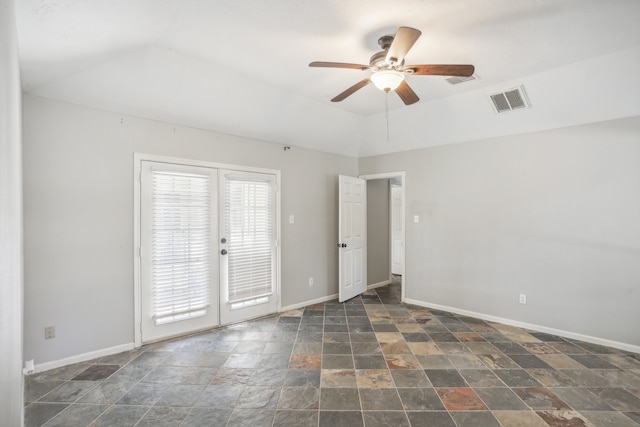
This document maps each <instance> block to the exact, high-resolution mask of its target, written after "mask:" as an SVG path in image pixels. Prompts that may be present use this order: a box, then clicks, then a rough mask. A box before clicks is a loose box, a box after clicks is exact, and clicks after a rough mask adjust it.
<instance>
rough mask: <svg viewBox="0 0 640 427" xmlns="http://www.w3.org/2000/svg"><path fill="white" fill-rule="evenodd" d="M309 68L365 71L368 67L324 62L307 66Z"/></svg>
mask: <svg viewBox="0 0 640 427" xmlns="http://www.w3.org/2000/svg"><path fill="white" fill-rule="evenodd" d="M309 67H328V68H351V69H354V70H366V69H367V68H369V66H368V65H362V64H349V63H346V62H324V61H315V62H312V63H311V64H309Z"/></svg>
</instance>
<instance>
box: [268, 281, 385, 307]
mask: <svg viewBox="0 0 640 427" xmlns="http://www.w3.org/2000/svg"><path fill="white" fill-rule="evenodd" d="M390 283H391V281H390V280H385V281H383V282H378V283H373V284H371V285H367V290H369V289H375V288H379V287H380V286H385V285H388V284H390ZM337 298H338V294H333V295H328V296H326V297H320V298H316V299H313V300H309V301H304V302H300V303H297V304H292V305H288V306H286V307H281V308H280V313H283V312H285V311H289V310H296V309H298V308H302V307H306V306H308V305H313V304H320V303H321V302H327V301H331V300H334V299H337Z"/></svg>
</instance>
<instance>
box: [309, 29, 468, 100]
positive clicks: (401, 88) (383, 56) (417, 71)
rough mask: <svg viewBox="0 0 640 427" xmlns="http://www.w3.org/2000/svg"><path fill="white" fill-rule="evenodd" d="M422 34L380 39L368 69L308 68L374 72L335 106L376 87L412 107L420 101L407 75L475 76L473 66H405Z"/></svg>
mask: <svg viewBox="0 0 640 427" xmlns="http://www.w3.org/2000/svg"><path fill="white" fill-rule="evenodd" d="M421 34H422V32H421V31H420V30H416V29H415V28H410V27H400V28H398V32H397V33H396V35H395V36H390V35H387V36H382V37H380V38H379V39H378V44H379V45H380V47H381V48H382V51H380V52H378V53H375V54H373V56H371V58H370V59H369V65H362V64H350V63H344V62H323V61H316V62H312V63H311V64H309V67H328V68H351V69H354V70H362V71H364V70H369V71H371V72H372V74H371V76H370V77H367V78H366V79H364V80H361V81H359V82H358V83H356V84H355V85H353V86H351V87H350V88H348V89H347V90H345V91H344V92H342V93H340V94H339V95H337V96H336V97H334V98H333V99H332V100H331V101H332V102H340V101H342V100H344V99H345V98H347V97H348V96H350V95H352V94H353V93H355V92H356V91H358V90H360V89H362V88H363V87H365V86H367V85H368V84H369V83H373V84H374V85H375V86H376V87H377V88H378V89H380V90H383V91H385V92H390V91H395V92H396V93H397V94H398V96H399V97H400V99H402V101H403V102H404V103H405V104H406V105H410V104H413V103H416V102H418V101H419V100H420V98H418V95H416V93H415V92H414V91H413V89H411V87H409V85H408V84H407V82H406V81H405V79H404V78H405V76H407V75H416V76H425V75H432V76H434V75H435V76H458V77H470V76H471V75H472V74H473V72H474V67H473V65H443V64H440V65H404V57H405V56H406V55H407V52H409V49H411V47H412V46H413V45H414V43H415V42H416V40H418V38H419V37H420V35H421Z"/></svg>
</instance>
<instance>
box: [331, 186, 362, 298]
mask: <svg viewBox="0 0 640 427" xmlns="http://www.w3.org/2000/svg"><path fill="white" fill-rule="evenodd" d="M366 185H367V183H366V181H365V180H363V179H360V178H354V177H350V176H344V175H340V176H339V184H338V192H339V201H338V211H339V212H338V216H339V221H338V222H339V225H338V251H339V261H338V269H339V274H338V277H339V278H338V300H339V301H340V302H344V301H346V300H348V299H351V298H353V297H355V296H357V295H360V294H361V293H363V292H365V291H366V290H367V239H366V230H367V223H366V222H367V210H366V208H367V200H366V198H367V186H366Z"/></svg>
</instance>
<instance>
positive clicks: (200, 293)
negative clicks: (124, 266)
mask: <svg viewBox="0 0 640 427" xmlns="http://www.w3.org/2000/svg"><path fill="white" fill-rule="evenodd" d="M217 173H218V171H217V169H213V168H206V167H195V166H185V165H177V164H169V163H160V162H151V161H142V162H141V174H140V182H141V186H140V280H141V282H140V283H141V287H140V292H141V298H140V305H141V307H140V313H141V317H140V332H141V340H142V342H151V341H156V340H159V339H163V338H168V337H171V336H176V335H182V334H185V333H189V332H193V331H197V330H201V329H207V328H211V327H213V326H216V325H218V283H219V271H218V257H217V253H216V251H215V248H216V247H217V245H216V242H217V240H218V234H217V230H218V221H217V218H218V214H217V212H218V209H217V186H218V185H217ZM214 245H215V246H214Z"/></svg>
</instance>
